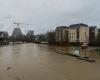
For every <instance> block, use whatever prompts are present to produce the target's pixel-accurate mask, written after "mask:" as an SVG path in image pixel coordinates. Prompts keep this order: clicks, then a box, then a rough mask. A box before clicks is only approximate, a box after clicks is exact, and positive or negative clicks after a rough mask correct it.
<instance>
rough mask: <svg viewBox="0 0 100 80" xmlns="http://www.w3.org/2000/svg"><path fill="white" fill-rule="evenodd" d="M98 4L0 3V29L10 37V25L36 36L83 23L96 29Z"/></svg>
mask: <svg viewBox="0 0 100 80" xmlns="http://www.w3.org/2000/svg"><path fill="white" fill-rule="evenodd" d="M99 5H100V0H0V30H3V31H4V30H5V31H8V32H9V33H10V34H11V32H12V30H13V29H14V27H16V25H14V24H13V22H20V23H23V24H21V25H20V27H21V29H22V30H23V32H25V31H27V30H30V29H32V30H34V31H35V33H40V32H46V31H50V30H53V29H55V27H56V26H61V25H70V24H73V23H82V22H83V23H86V24H89V25H97V26H98V27H99V26H100V9H99V8H100V6H99Z"/></svg>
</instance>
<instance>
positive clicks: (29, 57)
mask: <svg viewBox="0 0 100 80" xmlns="http://www.w3.org/2000/svg"><path fill="white" fill-rule="evenodd" d="M64 50H66V52H67V51H69V49H68V48H66V49H65V48H63V49H61V48H59V47H55V46H47V45H38V44H18V45H8V46H2V47H0V80H100V57H96V62H95V63H89V62H86V61H82V60H79V59H77V58H74V57H71V56H68V55H62V54H57V53H56V51H64ZM70 51H71V50H70Z"/></svg>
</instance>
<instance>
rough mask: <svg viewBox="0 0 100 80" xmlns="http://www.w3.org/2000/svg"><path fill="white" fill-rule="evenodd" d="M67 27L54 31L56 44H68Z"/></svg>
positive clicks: (60, 27)
mask: <svg viewBox="0 0 100 80" xmlns="http://www.w3.org/2000/svg"><path fill="white" fill-rule="evenodd" d="M68 31H69V30H68V27H66V26H59V27H57V28H56V29H55V37H56V39H55V40H56V43H57V44H60V45H67V43H68V33H69V32H68Z"/></svg>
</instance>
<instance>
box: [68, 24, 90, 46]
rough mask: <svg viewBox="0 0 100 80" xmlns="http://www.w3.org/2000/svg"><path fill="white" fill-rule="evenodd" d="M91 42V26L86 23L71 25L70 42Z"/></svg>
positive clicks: (75, 43)
mask: <svg viewBox="0 0 100 80" xmlns="http://www.w3.org/2000/svg"><path fill="white" fill-rule="evenodd" d="M84 42H87V43H88V42H89V27H88V25H86V24H83V23H80V24H72V25H70V26H69V43H70V44H72V45H77V44H82V43H84Z"/></svg>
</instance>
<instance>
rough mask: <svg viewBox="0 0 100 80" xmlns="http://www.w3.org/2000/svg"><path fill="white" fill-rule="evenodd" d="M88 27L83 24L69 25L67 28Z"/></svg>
mask: <svg viewBox="0 0 100 80" xmlns="http://www.w3.org/2000/svg"><path fill="white" fill-rule="evenodd" d="M83 26H84V27H88V25H87V24H84V23H79V24H72V25H70V26H69V28H76V27H77V28H80V27H83Z"/></svg>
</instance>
